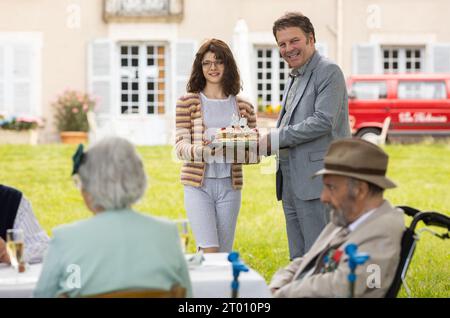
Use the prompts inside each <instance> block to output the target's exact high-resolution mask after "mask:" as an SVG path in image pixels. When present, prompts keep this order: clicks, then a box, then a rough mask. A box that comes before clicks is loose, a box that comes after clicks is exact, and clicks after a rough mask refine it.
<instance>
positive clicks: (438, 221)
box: [419, 212, 450, 231]
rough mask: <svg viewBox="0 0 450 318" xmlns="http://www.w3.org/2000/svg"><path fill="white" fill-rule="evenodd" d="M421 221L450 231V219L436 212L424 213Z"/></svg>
mask: <svg viewBox="0 0 450 318" xmlns="http://www.w3.org/2000/svg"><path fill="white" fill-rule="evenodd" d="M419 219H421V220H422V221H423V222H424V223H425V224H426V225H434V226H439V227H443V228H447V230H449V231H450V218H449V217H448V216H446V215H444V214H440V213H436V212H422V213H421V215H420V217H419Z"/></svg>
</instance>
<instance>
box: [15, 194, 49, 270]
mask: <svg viewBox="0 0 450 318" xmlns="http://www.w3.org/2000/svg"><path fill="white" fill-rule="evenodd" d="M13 228H14V229H22V230H23V232H24V236H25V238H24V240H25V242H24V243H25V260H26V261H27V262H28V263H31V264H33V263H40V262H42V259H43V256H44V253H45V251H46V250H47V247H48V243H49V237H48V235H47V233H45V231H44V230H43V229H42V228H41V226H40V225H39V222H38V220H37V219H36V217H35V215H34V213H33V210H32V208H31V204H30V202H29V201H28V200H27V199H25V197H24V196H22V199H21V201H20V204H19V208H18V209H17V214H16V219H15V221H14V226H13Z"/></svg>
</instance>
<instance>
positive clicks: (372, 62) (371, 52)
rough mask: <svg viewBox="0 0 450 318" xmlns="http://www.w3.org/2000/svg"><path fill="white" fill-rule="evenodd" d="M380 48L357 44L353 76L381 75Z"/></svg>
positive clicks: (354, 54) (354, 48) (355, 46)
mask: <svg viewBox="0 0 450 318" xmlns="http://www.w3.org/2000/svg"><path fill="white" fill-rule="evenodd" d="M379 51H380V46H379V45H378V44H356V45H354V46H353V61H352V62H353V74H377V73H381V58H380V52H379Z"/></svg>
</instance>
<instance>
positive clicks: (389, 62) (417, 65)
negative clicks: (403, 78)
mask: <svg viewBox="0 0 450 318" xmlns="http://www.w3.org/2000/svg"><path fill="white" fill-rule="evenodd" d="M381 50H382V57H383V62H382V63H383V71H384V73H415V72H421V71H423V70H424V58H425V54H424V53H425V49H424V48H423V47H382V49H381Z"/></svg>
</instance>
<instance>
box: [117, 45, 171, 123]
mask: <svg viewBox="0 0 450 318" xmlns="http://www.w3.org/2000/svg"><path fill="white" fill-rule="evenodd" d="M166 52H167V49H166V45H164V44H157V43H141V44H135V43H132V44H127V43H122V44H120V88H121V92H120V96H121V99H120V100H121V102H120V113H121V114H141V115H149V114H164V113H165V104H166V96H167V93H166V82H167V73H168V72H167V69H166V68H167V66H166V65H168V63H167V56H166Z"/></svg>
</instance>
